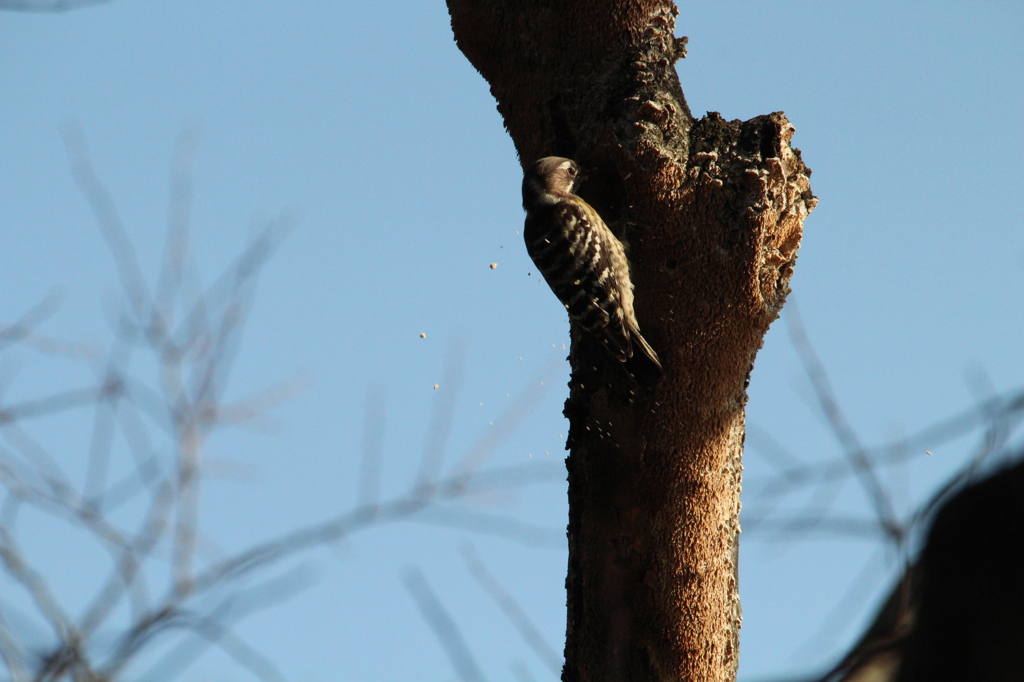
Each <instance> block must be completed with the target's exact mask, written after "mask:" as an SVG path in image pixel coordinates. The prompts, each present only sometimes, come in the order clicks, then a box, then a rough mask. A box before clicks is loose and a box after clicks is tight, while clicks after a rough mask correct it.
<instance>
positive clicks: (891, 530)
mask: <svg viewBox="0 0 1024 682" xmlns="http://www.w3.org/2000/svg"><path fill="white" fill-rule="evenodd" d="M786 322H787V325H788V328H789V334H790V338H791V339H792V341H793V346H794V347H795V348H796V351H797V354H798V355H799V356H800V360H801V362H802V363H803V366H804V371H805V372H806V373H807V377H808V379H810V381H811V385H812V387H813V388H814V392H815V395H816V396H817V398H818V404H819V405H820V406H821V409H822V412H823V413H824V415H825V418H826V419H827V420H828V423H829V425H830V426H831V427H832V432H833V433H834V434H835V436H836V438H837V439H838V440H839V443H840V445H841V446H842V447H843V450H844V451H845V453H846V457H847V459H848V460H849V463H850V467H851V469H852V470H853V471H854V472H855V473H856V474H857V479H858V480H859V481H860V484H861V486H862V487H863V488H864V491H865V493H866V494H867V495H868V498H869V499H870V500H871V503H872V505H873V506H874V509H875V514H876V515H877V517H878V523H879V525H880V526H881V528H882V530H883V531H884V532H885V533H886V534H887V535H888V536H889V537H890V539H891V540H892V542H894V543H895V544H896V545H899V544H900V543H901V542H902V540H903V538H904V536H905V534H906V529H905V528H904V527H903V524H902V523H900V521H899V519H898V518H897V516H896V511H895V509H893V506H892V500H891V499H890V498H889V494H888V491H887V490H886V489H885V487H884V486H883V485H882V483H881V482H880V481H879V480H878V476H877V474H876V473H875V469H874V464H873V462H872V461H871V459H870V458H869V456H868V453H867V451H866V450H865V449H864V447H863V446H862V445H861V443H860V439H859V438H858V437H857V433H856V432H855V431H854V430H853V427H852V426H850V423H849V421H848V420H847V419H846V415H845V414H843V411H842V408H841V407H840V406H839V401H838V400H837V399H836V396H835V392H834V391H833V390H832V385H831V383H830V382H829V380H828V374H827V373H826V372H825V366H824V365H823V364H822V363H821V360H820V359H819V358H818V355H817V353H815V351H814V347H813V346H812V345H811V341H810V339H809V338H808V337H807V331H806V329H805V328H804V326H803V321H802V320H801V318H800V313H799V310H798V309H797V306H796V303H795V301H791V302H790V308H789V313H788V314H787V316H786Z"/></svg>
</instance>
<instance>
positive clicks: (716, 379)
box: [448, 0, 816, 682]
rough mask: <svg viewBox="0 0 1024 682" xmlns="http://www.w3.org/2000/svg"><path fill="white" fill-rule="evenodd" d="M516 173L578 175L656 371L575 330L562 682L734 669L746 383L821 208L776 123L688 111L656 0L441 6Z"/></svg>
mask: <svg viewBox="0 0 1024 682" xmlns="http://www.w3.org/2000/svg"><path fill="white" fill-rule="evenodd" d="M448 6H449V11H450V13H451V16H452V28H453V31H454V33H455V38H456V41H457V43H458V45H459V47H460V49H461V50H462V51H463V53H464V54H465V55H466V56H467V57H468V58H469V60H470V62H472V63H473V65H474V66H475V67H476V68H477V69H478V70H479V71H480V73H481V74H482V75H483V76H484V78H485V79H486V80H487V82H488V83H489V84H490V87H491V92H492V94H493V95H494V97H495V99H496V100H497V103H498V110H499V112H500V113H501V114H502V116H503V118H504V121H505V127H506V128H507V130H508V131H509V134H510V135H511V136H512V139H513V141H514V143H515V146H516V150H517V151H518V153H519V156H520V160H521V161H522V162H523V164H524V165H526V164H529V163H531V162H532V161H533V160H534V159H536V158H539V157H542V156H548V155H558V156H567V157H569V158H573V159H574V160H576V161H577V162H578V163H580V164H581V166H583V167H584V168H585V169H586V170H587V176H588V178H587V180H586V182H584V184H583V185H582V187H581V188H580V191H579V193H580V195H581V196H583V198H584V199H586V200H587V201H588V202H589V203H591V205H593V206H594V207H595V208H596V209H597V210H598V211H599V212H600V213H601V215H602V216H603V217H604V219H605V221H606V222H607V223H608V225H609V226H610V227H611V228H612V230H614V231H616V233H617V234H618V235H619V237H620V238H621V239H622V240H623V241H624V242H625V243H626V244H627V248H628V252H629V257H630V262H631V264H632V272H633V280H634V283H635V286H636V310H637V316H638V319H639V321H640V328H641V330H642V331H643V333H644V336H645V337H646V338H647V339H648V341H649V342H650V343H651V344H652V345H653V346H654V348H655V349H656V350H657V351H658V353H659V354H660V355H661V357H662V362H663V364H664V367H665V376H664V377H663V378H662V379H661V380H660V381H657V382H655V383H653V384H652V385H650V386H639V385H637V383H636V382H634V381H631V380H630V378H629V376H628V375H627V373H626V372H624V371H623V369H622V367H621V366H620V365H619V363H617V362H615V361H614V360H613V359H610V357H609V355H608V353H607V351H606V350H605V349H604V348H602V347H601V346H600V344H599V343H598V342H596V341H593V340H592V339H590V338H589V337H588V336H587V335H586V334H585V333H583V332H581V331H580V330H577V329H575V328H574V329H573V344H572V350H571V353H570V362H571V365H572V380H571V382H570V396H569V399H568V400H567V401H566V406H565V413H566V416H567V417H568V418H569V420H570V433H569V443H568V446H569V448H570V450H571V453H570V455H569V457H568V459H567V466H568V470H569V500H570V514H569V516H570V518H569V573H568V577H567V581H566V585H567V590H568V609H569V614H568V626H567V640H566V664H565V668H564V670H563V680H566V681H567V682H569V681H574V680H587V681H591V680H683V679H687V680H728V679H734V677H735V671H736V664H737V658H738V651H737V644H738V631H739V625H740V615H739V614H740V611H739V599H738V593H737V585H736V555H737V539H738V533H739V507H740V505H739V492H740V483H741V471H742V463H741V459H742V449H743V438H744V422H743V419H744V407H745V404H746V391H745V389H746V382H747V380H748V378H749V372H750V369H751V367H752V365H753V362H754V358H755V356H756V354H757V351H758V350H759V349H760V347H761V344H762V342H763V337H764V334H765V332H766V331H767V330H768V327H769V325H770V324H771V323H772V321H773V320H774V319H775V318H776V317H777V316H778V314H779V312H780V310H781V308H782V305H783V303H784V301H785V298H786V295H787V293H788V292H789V280H790V278H791V277H792V274H793V267H794V263H795V260H796V255H797V249H798V247H799V244H800V239H801V235H802V229H803V223H804V220H805V219H806V217H807V215H808V213H809V212H810V211H811V210H812V209H813V208H814V205H815V203H816V199H815V198H814V196H813V195H812V193H811V190H810V184H809V177H810V171H809V170H808V169H807V167H806V166H805V165H804V163H803V161H802V159H801V157H800V153H799V151H798V150H796V149H794V148H792V147H791V146H790V139H791V138H792V136H793V133H794V129H793V127H792V126H791V125H790V123H789V121H788V120H787V119H786V117H785V116H784V115H783V114H782V113H773V114H768V115H765V116H759V117H756V118H754V119H751V120H750V121H746V122H740V121H726V120H725V119H723V118H722V117H721V116H720V115H718V114H716V113H709V114H708V115H707V116H705V117H704V118H702V119H700V120H696V119H694V117H693V116H692V115H691V113H690V110H689V108H688V106H687V104H686V101H685V99H684V97H683V92H682V88H681V86H680V84H679V80H678V76H677V74H676V71H675V68H674V65H675V62H676V60H677V59H678V58H679V57H680V56H682V54H681V52H684V51H685V40H684V39H679V38H676V37H675V36H674V28H675V16H676V14H677V10H676V8H675V6H674V5H673V4H672V3H671V2H663V1H657V0H641V1H639V2H637V1H632V2H630V1H627V0H603V1H602V0H594V1H592V2H586V3H583V2H578V3H572V2H570V3H558V4H549V3H545V2H540V1H517V0H449V2H448Z"/></svg>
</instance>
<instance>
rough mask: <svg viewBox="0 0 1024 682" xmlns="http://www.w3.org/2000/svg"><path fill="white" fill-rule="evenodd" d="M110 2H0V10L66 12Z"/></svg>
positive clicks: (49, 0)
mask: <svg viewBox="0 0 1024 682" xmlns="http://www.w3.org/2000/svg"><path fill="white" fill-rule="evenodd" d="M109 1H110V0H0V10H5V11H9V12H68V11H70V10H73V9H81V8H83V7H91V6H92V5H103V4H106V3H107V2H109Z"/></svg>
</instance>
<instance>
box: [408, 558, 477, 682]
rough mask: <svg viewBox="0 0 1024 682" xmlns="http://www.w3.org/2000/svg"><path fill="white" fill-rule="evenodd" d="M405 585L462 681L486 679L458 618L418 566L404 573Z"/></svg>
mask: <svg viewBox="0 0 1024 682" xmlns="http://www.w3.org/2000/svg"><path fill="white" fill-rule="evenodd" d="M403 582H404V583H405V588H406V589H407V590H409V594H411V595H412V598H413V600H414V601H415V602H416V606H417V607H419V610H420V613H421V614H422V615H423V620H425V621H427V624H428V625H429V626H430V629H431V630H433V631H434V635H435V636H436V637H437V639H438V640H439V641H440V642H441V646H442V647H444V651H445V653H446V654H448V660H450V661H451V662H452V667H453V668H455V672H456V673H457V674H458V676H459V679H460V680H462V682H484V675H483V673H482V672H481V671H480V666H479V665H477V663H476V661H475V660H474V659H473V654H472V653H470V651H469V647H468V646H466V640H465V639H464V638H463V637H462V633H461V632H459V628H458V626H457V625H456V624H455V620H454V619H452V617H451V615H449V613H448V612H447V611H446V610H445V608H444V606H443V605H442V604H441V600H440V599H438V598H437V594H436V593H435V592H434V590H433V589H432V588H431V587H430V584H429V583H428V582H427V579H426V578H424V577H423V573H422V572H420V571H419V569H415V568H410V569H409V570H408V571H406V573H405V575H404V576H403Z"/></svg>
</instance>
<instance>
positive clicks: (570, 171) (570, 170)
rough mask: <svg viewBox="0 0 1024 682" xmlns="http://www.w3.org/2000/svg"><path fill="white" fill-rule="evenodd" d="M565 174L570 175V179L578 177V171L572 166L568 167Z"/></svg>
mask: <svg viewBox="0 0 1024 682" xmlns="http://www.w3.org/2000/svg"><path fill="white" fill-rule="evenodd" d="M565 172H566V173H568V174H569V177H570V178H574V177H576V169H575V168H573V167H572V166H569V167H568V168H567V169H566V170H565Z"/></svg>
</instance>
